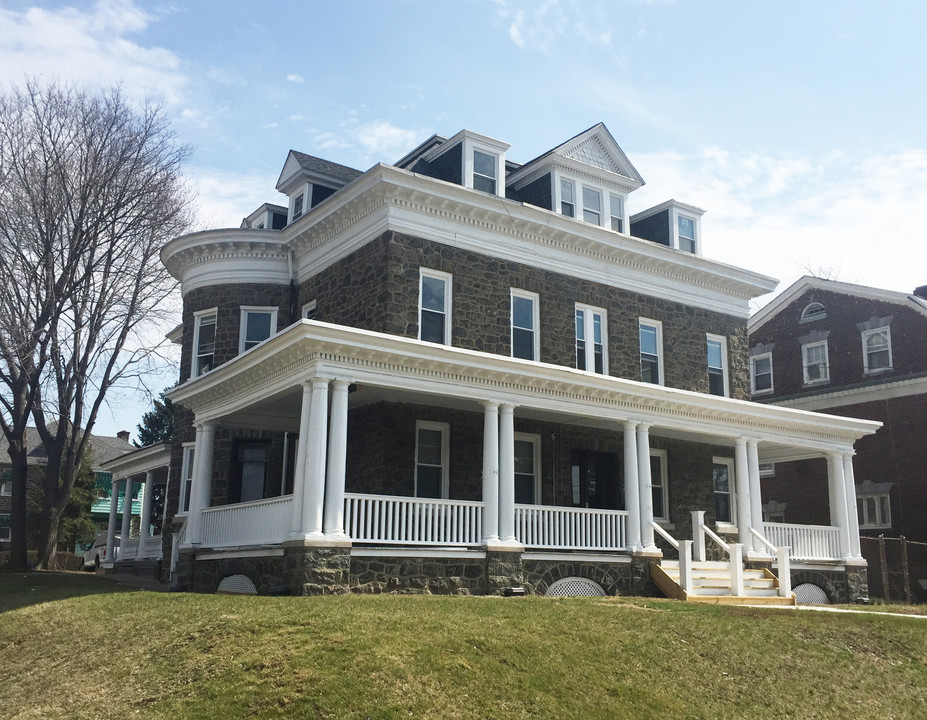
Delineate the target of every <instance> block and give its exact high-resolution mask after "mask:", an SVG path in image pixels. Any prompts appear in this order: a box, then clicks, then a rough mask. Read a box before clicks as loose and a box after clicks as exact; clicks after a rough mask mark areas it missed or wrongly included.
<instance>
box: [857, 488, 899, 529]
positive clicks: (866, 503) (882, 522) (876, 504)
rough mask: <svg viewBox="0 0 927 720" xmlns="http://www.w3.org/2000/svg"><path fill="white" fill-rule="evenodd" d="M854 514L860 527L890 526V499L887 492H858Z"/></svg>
mask: <svg viewBox="0 0 927 720" xmlns="http://www.w3.org/2000/svg"><path fill="white" fill-rule="evenodd" d="M856 514H857V516H858V517H859V526H860V527H861V528H890V527H891V526H892V501H891V496H890V495H889V494H888V493H870V494H865V495H863V494H858V495H857V496H856Z"/></svg>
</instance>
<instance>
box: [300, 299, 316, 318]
mask: <svg viewBox="0 0 927 720" xmlns="http://www.w3.org/2000/svg"><path fill="white" fill-rule="evenodd" d="M317 305H318V303H317V302H316V301H315V300H310V301H309V302H307V303H306V304H305V305H303V318H305V319H306V320H314V319H315V316H316V315H317V314H318V309H317Z"/></svg>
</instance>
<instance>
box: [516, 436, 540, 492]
mask: <svg viewBox="0 0 927 720" xmlns="http://www.w3.org/2000/svg"><path fill="white" fill-rule="evenodd" d="M515 502H516V503H518V504H520V505H537V504H539V503H540V502H541V436H540V435H533V434H528V433H515Z"/></svg>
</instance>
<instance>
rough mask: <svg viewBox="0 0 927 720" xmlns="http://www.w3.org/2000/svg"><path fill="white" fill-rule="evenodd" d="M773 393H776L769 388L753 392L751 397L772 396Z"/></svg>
mask: <svg viewBox="0 0 927 720" xmlns="http://www.w3.org/2000/svg"><path fill="white" fill-rule="evenodd" d="M773 392H775V391H774V390H773V389H772V388H769V389H768V390H751V391H750V394H751V395H772V394H773Z"/></svg>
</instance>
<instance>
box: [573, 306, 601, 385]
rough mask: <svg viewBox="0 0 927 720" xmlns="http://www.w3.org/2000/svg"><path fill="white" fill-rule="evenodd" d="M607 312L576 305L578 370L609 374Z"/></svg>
mask: <svg viewBox="0 0 927 720" xmlns="http://www.w3.org/2000/svg"><path fill="white" fill-rule="evenodd" d="M606 327H607V320H606V314H605V310H603V309H602V308H597V307H592V306H591V305H580V304H579V303H577V304H576V369H577V370H589V371H590V372H596V373H599V374H601V375H607V374H608V341H607V339H606Z"/></svg>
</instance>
